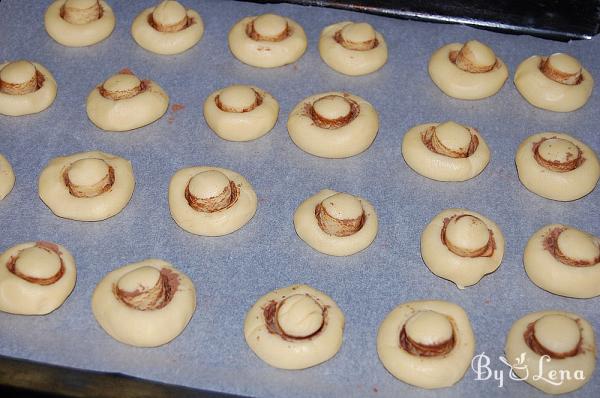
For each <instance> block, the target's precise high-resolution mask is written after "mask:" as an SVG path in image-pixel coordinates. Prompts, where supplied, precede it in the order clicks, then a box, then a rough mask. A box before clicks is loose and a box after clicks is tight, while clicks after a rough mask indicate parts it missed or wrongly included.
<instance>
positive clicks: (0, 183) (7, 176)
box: [0, 154, 15, 200]
mask: <svg viewBox="0 0 600 398" xmlns="http://www.w3.org/2000/svg"><path fill="white" fill-rule="evenodd" d="M14 185H15V173H14V171H13V169H12V167H11V165H10V163H8V160H6V158H5V157H4V156H2V154H0V200H2V199H4V198H5V197H6V195H8V194H9V193H10V191H12V189H13V186H14Z"/></svg>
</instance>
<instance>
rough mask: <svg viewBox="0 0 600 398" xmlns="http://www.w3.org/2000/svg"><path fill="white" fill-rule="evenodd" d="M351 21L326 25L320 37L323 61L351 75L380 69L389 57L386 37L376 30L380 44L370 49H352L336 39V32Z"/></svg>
mask: <svg viewBox="0 0 600 398" xmlns="http://www.w3.org/2000/svg"><path fill="white" fill-rule="evenodd" d="M351 23H352V22H350V21H344V22H339V23H336V24H333V25H329V26H327V27H325V28H324V29H323V30H322V31H321V36H320V38H319V54H320V55H321V58H322V59H323V61H324V62H325V63H326V64H327V65H329V67H331V68H332V69H333V70H335V71H337V72H340V73H343V74H345V75H349V76H359V75H366V74H368V73H372V72H375V71H377V70H378V69H380V68H381V67H382V66H383V65H385V63H386V62H387V59H388V49H387V44H386V42H385V39H384V38H383V36H382V35H381V33H379V32H375V38H376V39H377V42H378V45H377V46H376V47H374V48H372V49H370V50H362V51H358V50H351V49H348V48H345V47H344V46H342V45H341V44H340V43H338V42H337V41H336V39H335V34H336V33H337V32H339V31H340V30H341V29H343V28H344V26H346V25H348V24H351Z"/></svg>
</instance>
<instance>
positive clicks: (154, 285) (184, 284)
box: [92, 259, 196, 347]
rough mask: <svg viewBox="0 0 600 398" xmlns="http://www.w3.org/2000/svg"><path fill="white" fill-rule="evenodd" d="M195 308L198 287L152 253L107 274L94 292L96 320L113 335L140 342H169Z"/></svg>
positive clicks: (143, 344)
mask: <svg viewBox="0 0 600 398" xmlns="http://www.w3.org/2000/svg"><path fill="white" fill-rule="evenodd" d="M195 310H196V289H195V288H194V284H193V283H192V281H191V280H190V278H188V277H187V276H186V275H184V274H183V273H182V272H180V271H178V270H177V269H175V268H174V267H173V266H172V265H171V264H169V263H167V262H166V261H163V260H159V259H148V260H144V261H141V262H138V263H133V264H129V265H126V266H124V267H121V268H118V269H116V270H114V271H112V272H110V273H109V274H108V275H106V276H105V277H104V279H102V280H101V281H100V283H99V284H98V286H96V290H94V294H93V296H92V311H93V312H94V316H95V317H96V320H97V321H98V323H99V324H100V326H102V329H104V330H105V331H106V333H108V334H109V335H110V336H111V337H113V338H114V339H116V340H118V341H120V342H122V343H125V344H129V345H133V346H137V347H157V346H160V345H163V344H166V343H168V342H169V341H171V340H173V339H174V338H175V337H177V336H179V334H180V333H181V332H182V331H183V329H185V327H186V326H187V324H188V322H189V321H190V319H191V318H192V315H193V314H194V311H195Z"/></svg>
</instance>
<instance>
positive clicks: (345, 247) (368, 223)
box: [294, 189, 378, 256]
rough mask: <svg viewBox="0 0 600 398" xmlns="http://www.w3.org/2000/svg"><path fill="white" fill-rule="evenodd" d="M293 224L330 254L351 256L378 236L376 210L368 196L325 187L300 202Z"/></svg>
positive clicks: (308, 240) (304, 237)
mask: <svg viewBox="0 0 600 398" xmlns="http://www.w3.org/2000/svg"><path fill="white" fill-rule="evenodd" d="M294 227H295V228H296V233H297V234H298V236H299V237H300V239H302V240H303V241H304V242H306V243H307V244H308V245H309V246H310V247H312V248H313V249H315V250H317V251H319V252H321V253H324V254H329V255H331V256H350V255H352V254H354V253H358V252H359V251H361V250H364V249H366V248H367V247H368V246H369V245H370V244H371V243H372V242H373V240H375V237H376V236H377V229H378V222H377V213H376V212H375V208H374V207H373V205H372V204H371V203H369V201H368V200H366V199H363V198H361V197H358V196H353V195H350V194H347V193H343V192H336V191H332V190H330V189H324V190H322V191H320V192H318V193H316V194H315V195H313V196H311V197H310V198H308V199H306V200H305V201H304V202H302V204H300V206H298V208H297V209H296V212H295V213H294Z"/></svg>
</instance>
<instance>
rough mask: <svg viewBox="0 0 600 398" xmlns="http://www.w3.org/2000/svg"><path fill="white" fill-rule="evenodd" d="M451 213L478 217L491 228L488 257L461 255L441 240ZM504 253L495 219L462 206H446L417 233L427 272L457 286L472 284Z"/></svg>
mask: <svg viewBox="0 0 600 398" xmlns="http://www.w3.org/2000/svg"><path fill="white" fill-rule="evenodd" d="M455 215H459V216H460V215H472V216H475V217H477V218H479V219H480V220H481V221H483V223H484V224H485V225H486V226H487V228H488V229H489V230H490V231H492V234H493V237H494V241H495V249H494V251H493V254H492V255H491V256H489V257H481V256H480V257H461V256H459V255H458V254H455V253H454V252H452V251H451V250H450V249H448V247H447V246H446V245H445V244H444V243H443V242H442V239H441V235H442V228H444V222H445V221H444V220H446V219H449V218H451V217H452V216H455ZM503 256H504V235H503V234H502V231H501V230H500V228H499V227H498V225H496V223H495V222H493V221H492V220H490V219H489V218H487V217H484V216H482V215H481V214H479V213H476V212H474V211H470V210H466V209H446V210H444V211H442V212H441V213H439V214H438V215H436V216H435V217H434V218H433V219H432V220H431V222H430V223H429V224H428V225H427V227H425V229H424V230H423V233H422V234H421V257H422V258H423V261H424V262H425V265H427V267H428V268H429V270H430V271H431V272H433V273H434V274H436V275H437V276H439V277H442V278H444V279H448V280H449V281H452V282H454V283H455V284H456V286H457V287H458V288H459V289H464V288H465V287H467V286H471V285H474V284H476V283H477V282H479V281H480V280H481V278H483V276H484V275H486V274H489V273H491V272H494V271H495V270H496V269H498V267H499V266H500V263H501V262H502V257H503Z"/></svg>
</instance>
